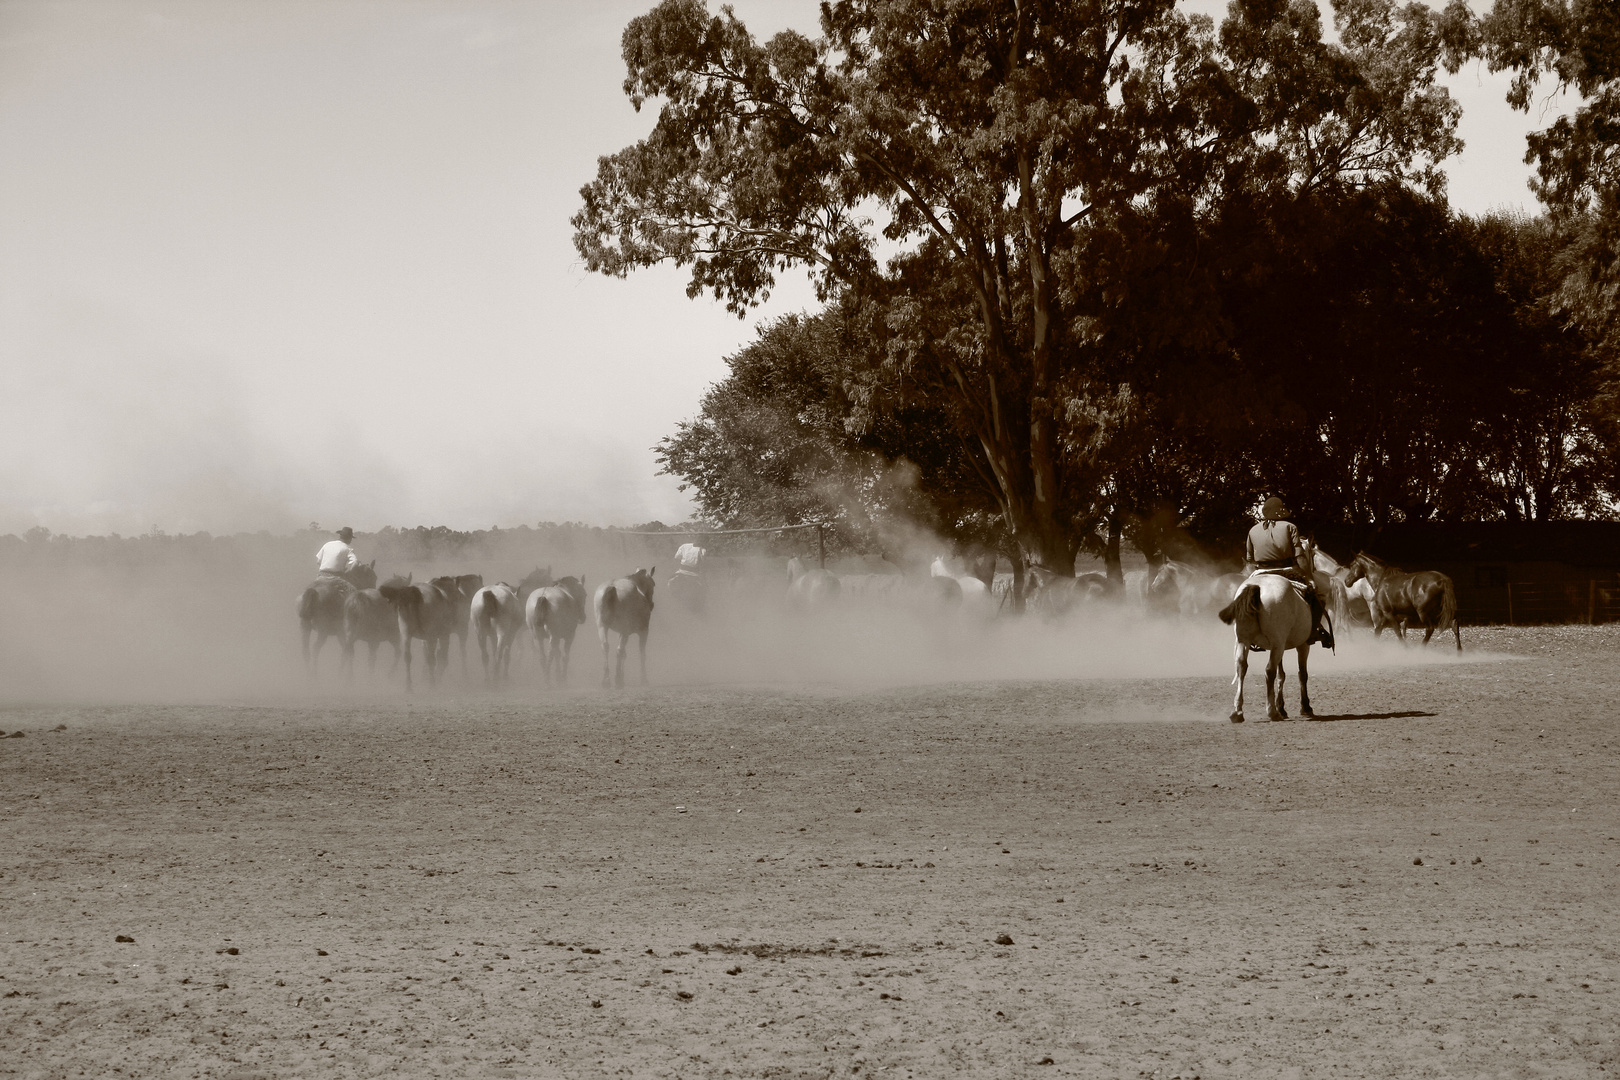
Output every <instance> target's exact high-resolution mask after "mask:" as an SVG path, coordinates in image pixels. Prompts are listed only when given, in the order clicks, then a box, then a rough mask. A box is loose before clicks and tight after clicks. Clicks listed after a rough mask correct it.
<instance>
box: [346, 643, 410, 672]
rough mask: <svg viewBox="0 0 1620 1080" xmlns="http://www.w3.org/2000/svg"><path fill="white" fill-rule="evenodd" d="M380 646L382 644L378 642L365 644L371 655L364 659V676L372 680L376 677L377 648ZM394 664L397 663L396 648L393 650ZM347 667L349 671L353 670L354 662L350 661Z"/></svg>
mask: <svg viewBox="0 0 1620 1080" xmlns="http://www.w3.org/2000/svg"><path fill="white" fill-rule="evenodd" d="M381 644H382V642H380V641H368V642H366V648H367V649H370V650H371V654H370V655H369V656H368V657H367V658H366V674H367V675H368V676H369V677H371V678H373V679H375V678H376V677H377V646H379V645H381ZM394 662H395V663H398V662H399V649H397V648H396V649H395V650H394ZM349 666H350V670H351V671H352V670H353V669H354V661H353V660H352V659H351V660H350V662H349Z"/></svg>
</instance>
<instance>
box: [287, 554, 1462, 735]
mask: <svg viewBox="0 0 1620 1080" xmlns="http://www.w3.org/2000/svg"><path fill="white" fill-rule="evenodd" d="M1307 558H1308V560H1309V564H1310V565H1311V566H1312V567H1314V571H1315V574H1314V576H1315V581H1314V585H1315V590H1316V593H1317V595H1318V596H1320V597H1323V598H1324V600H1325V606H1326V607H1327V610H1328V611H1329V613H1330V615H1331V618H1332V620H1333V622H1334V623H1335V624H1337V625H1339V626H1341V627H1348V626H1350V625H1352V624H1355V623H1358V622H1359V623H1361V624H1363V625H1370V626H1371V628H1372V630H1373V633H1374V636H1377V635H1378V634H1381V633H1382V632H1383V631H1384V630H1386V629H1389V630H1393V631H1394V632H1395V634H1396V635H1397V636H1398V637H1400V638H1401V639H1402V640H1403V641H1404V640H1405V636H1406V631H1407V630H1408V629H1422V630H1423V631H1424V634H1423V642H1424V644H1427V643H1428V642H1429V640H1430V638H1431V637H1432V636H1433V635H1434V634H1435V632H1436V631H1440V632H1442V633H1443V632H1444V631H1445V630H1446V629H1448V628H1449V629H1450V630H1451V631H1452V633H1453V635H1454V636H1455V638H1456V644H1457V649H1458V650H1459V651H1461V649H1462V633H1461V630H1460V629H1459V627H1458V623H1457V600H1456V593H1455V591H1454V589H1453V587H1452V583H1451V579H1450V578H1448V577H1446V575H1444V574H1441V573H1437V572H1433V571H1426V572H1421V573H1415V574H1408V573H1406V572H1404V571H1401V570H1399V569H1397V568H1395V567H1392V566H1388V565H1386V564H1384V563H1383V562H1381V561H1379V560H1378V559H1376V558H1374V557H1373V556H1371V555H1368V554H1366V553H1361V554H1358V555H1357V556H1356V557H1355V558H1354V559H1353V560H1351V561H1350V563H1348V564H1345V565H1341V564H1339V563H1338V562H1336V561H1335V560H1334V559H1333V558H1331V557H1330V556H1328V555H1327V554H1326V553H1324V552H1322V551H1321V550H1319V549H1317V548H1315V547H1314V546H1312V545H1309V544H1308V545H1307ZM966 569H967V571H969V572H956V571H953V569H952V568H951V565H950V563H949V562H948V560H947V559H946V558H945V557H944V556H941V557H939V558H936V559H935V560H934V561H933V564H932V566H931V568H930V573H929V575H928V576H927V577H926V578H920V577H911V576H907V575H903V574H883V573H878V574H843V575H839V574H836V573H834V572H832V571H830V570H827V569H825V568H823V567H807V566H806V565H805V564H804V563H803V561H802V560H800V559H797V558H794V559H790V560H789V561H788V565H787V574H788V581H787V589H786V592H785V594H783V593H781V592H778V596H783V595H785V599H786V601H787V603H788V605H789V606H790V608H793V609H796V610H800V611H814V610H825V609H830V608H834V607H836V606H838V605H840V604H844V603H861V602H866V603H873V604H882V605H884V606H889V607H893V606H894V605H896V604H897V603H901V602H908V603H910V604H911V605H912V606H913V609H914V610H918V611H925V612H927V613H930V614H934V613H939V612H944V611H950V610H956V609H960V610H962V611H965V612H978V613H980V614H981V615H986V616H993V615H995V614H997V613H998V612H1000V611H1003V610H1005V608H1006V605H1007V601H1008V599H1009V591H1010V590H1009V589H1008V587H1007V586H1008V584H1009V583H1010V582H1009V580H1008V579H1007V578H1006V576H1005V575H997V574H995V573H994V564H993V563H991V564H989V565H982V566H968V567H966ZM656 570H657V568H656V567H654V568H653V569H652V570H643V569H637V570H635V571H633V572H632V573H630V574H628V575H626V576H624V577H621V578H617V579H615V580H613V581H609V582H605V583H603V584H602V585H600V586H599V587H598V588H597V590H596V593H595V596H594V600H593V602H592V604H591V608H592V614H594V616H595V620H596V628H597V635H598V637H599V639H600V642H601V645H602V683H603V685H604V686H606V685H610V684H614V685H619V686H622V685H623V684H624V662H625V653H626V651H627V649H628V646H629V641H630V639H631V638H632V637H633V638H636V639H637V642H638V647H639V653H640V664H641V681H642V682H643V683H645V682H646V680H647V631H648V628H649V626H650V623H651V619H652V611H653V592H654V581H653V577H654V574H655V573H656ZM777 580H778V581H780V579H777ZM1025 585H1026V589H1025V601H1026V606H1027V608H1028V610H1030V611H1033V612H1036V613H1044V614H1047V615H1051V616H1057V615H1062V614H1065V613H1067V612H1069V611H1071V610H1073V609H1075V608H1076V607H1081V606H1086V605H1092V604H1099V605H1100V604H1134V605H1135V606H1137V607H1139V608H1140V609H1141V610H1143V611H1144V612H1146V613H1148V614H1154V615H1163V616H1175V617H1179V618H1182V619H1192V620H1198V619H1203V618H1208V617H1210V616H1218V617H1219V618H1220V619H1221V621H1223V622H1225V623H1227V624H1229V625H1231V626H1232V627H1233V628H1234V634H1235V639H1236V672H1235V675H1234V678H1233V681H1234V683H1235V684H1236V686H1237V694H1236V699H1235V701H1234V703H1233V709H1232V713H1231V720H1232V721H1233V722H1234V723H1241V722H1242V721H1243V718H1244V716H1243V683H1244V679H1245V677H1246V675H1247V672H1248V662H1249V653H1250V652H1251V651H1255V652H1266V653H1268V654H1269V657H1268V663H1267V665H1266V705H1267V712H1268V715H1269V716H1270V718H1271V719H1274V720H1281V719H1286V718H1287V715H1288V713H1287V709H1286V708H1285V706H1284V704H1283V684H1284V681H1285V676H1284V673H1283V670H1282V657H1283V655H1284V654H1285V653H1286V652H1288V651H1290V650H1292V651H1294V652H1295V653H1296V654H1297V655H1298V663H1299V682H1300V711H1301V713H1302V714H1303V715H1305V716H1311V715H1312V710H1311V703H1310V693H1309V674H1308V667H1307V665H1308V655H1309V652H1310V639H1311V633H1312V628H1313V618H1312V614H1311V608H1310V604H1309V602H1308V601H1307V599H1306V596H1305V591H1304V590H1305V588H1306V586H1305V584H1304V583H1303V582H1302V581H1290V580H1289V579H1288V578H1287V577H1285V576H1282V575H1276V574H1268V573H1265V572H1259V573H1256V574H1254V575H1252V576H1248V577H1246V576H1245V575H1243V574H1237V573H1220V572H1218V571H1211V570H1204V569H1200V568H1198V567H1196V566H1193V565H1192V564H1189V563H1185V562H1179V561H1175V560H1170V561H1166V562H1164V563H1162V564H1160V565H1159V566H1158V567H1156V568H1154V569H1152V570H1149V571H1133V572H1132V573H1129V574H1125V575H1123V579H1122V580H1119V579H1111V578H1109V577H1107V576H1106V575H1103V574H1079V575H1075V576H1072V577H1068V576H1059V575H1052V574H1045V573H1042V572H1040V571H1035V572H1034V573H1032V574H1031V575H1030V577H1029V578H1028V579H1027V580H1026V582H1025ZM668 587H669V589H670V592H671V595H672V597H673V598H674V600H675V601H676V604H677V606H678V607H680V608H682V609H684V610H685V611H687V612H689V613H694V614H700V613H701V612H702V611H703V608H704V603H705V591H706V584H705V581H704V575H700V574H697V573H694V572H691V571H688V570H684V569H683V570H681V571H679V572H677V573H676V574H675V576H674V577H673V578H672V579H671V581H670V583H669V586H668ZM777 589H778V590H780V589H781V586H780V585H777ZM585 617H586V591H585V576H584V575H583V574H580V575H577V576H569V577H563V578H553V577H552V574H551V571H550V569H549V568H547V569H544V570H541V569H538V568H537V569H535V570H534V571H533V572H532V573H530V574H528V575H527V576H525V577H524V578H523V579H522V580H520V581H519V582H518V583H517V584H515V585H512V584H508V583H507V582H504V581H501V582H496V583H495V584H494V585H489V586H486V585H485V584H484V579H483V578H482V576H480V575H478V574H462V575H455V576H441V577H434V578H432V579H430V580H428V581H425V582H413V581H412V578H411V575H409V574H407V575H404V576H397V575H396V576H395V577H394V578H392V579H390V580H389V581H387V582H385V583H383V584H381V585H379V584H378V583H377V574H376V563H375V560H374V561H373V562H372V563H370V564H362V565H360V566H357V567H356V568H355V569H354V570H352V571H350V572H349V573H347V574H344V575H334V574H322V575H321V576H320V577H319V578H318V579H317V580H316V581H315V582H314V583H313V584H311V585H310V586H309V587H308V588H307V589H305V590H304V592H303V593H302V595H301V596H300V597H299V600H298V618H299V622H300V625H301V628H302V633H303V653H304V661H305V664H306V665H307V666H308V667H309V669H310V671H311V673H313V672H314V669H315V665H316V662H317V659H318V657H319V655H320V651H321V648H322V646H323V645H324V643H325V642H326V641H327V639H328V638H335V639H337V640H338V642H339V643H340V647H341V650H342V666H343V668H344V669H345V670H346V671H347V672H349V673H350V674H351V675H352V673H353V669H354V654H355V650H356V646H358V645H359V644H361V643H365V644H366V646H367V647H368V650H369V658H368V665H369V667H370V668H371V669H372V670H375V668H376V663H377V650H378V648H379V647H380V646H381V645H382V644H384V643H388V644H390V645H392V646H393V648H394V662H395V665H396V666H397V664H398V663H399V661H400V660H401V659H403V660H404V662H405V684H406V687H407V689H409V688H410V687H411V684H412V661H411V655H412V651H413V650H412V642H413V641H418V640H419V641H421V642H422V647H423V656H424V659H425V663H426V665H427V677H428V681H429V683H430V684H431V683H436V682H437V680H438V679H439V677H440V676H442V675H443V673H444V671H445V669H446V667H447V666H448V663H449V654H450V639H451V638H452V637H455V638H458V639H459V641H460V651H461V659H462V668H463V670H464V671H465V669H466V665H467V638H468V636H469V635H470V636H473V637H474V638H475V639H476V640H477V642H478V651H479V656H480V658H481V660H482V662H483V667H484V677H485V679H486V680H487V681H489V682H492V683H498V682H503V681H505V680H507V679H508V678H509V677H510V671H511V662H512V650H513V647H514V645H515V644H516V643H517V642H518V641H519V640H520V639H522V638H523V637H524V635H525V634H527V636H528V637H529V638H530V639H531V640H532V642H533V644H534V648H535V650H536V652H537V654H538V656H539V658H540V670H541V672H542V676H543V678H544V680H545V682H546V684H547V685H550V684H552V683H553V682H556V683H559V684H565V683H566V682H567V679H568V665H569V658H570V656H571V654H572V651H573V644H574V636H575V632H576V631H577V630H578V628H579V627H580V626H581V625H583V624H584V622H585ZM610 634H618V635H619V642H618V654H617V664H616V666H615V665H614V663H613V657H612V650H611V646H610ZM312 638H313V642H312V640H311V639H312Z"/></svg>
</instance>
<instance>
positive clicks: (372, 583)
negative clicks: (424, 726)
mask: <svg viewBox="0 0 1620 1080" xmlns="http://www.w3.org/2000/svg"><path fill="white" fill-rule="evenodd" d="M654 569H656V568H654ZM585 603H586V601H585V576H584V575H583V574H581V575H579V576H577V577H576V576H568V577H563V578H553V577H552V575H551V571H550V569H549V568H548V569H545V570H541V569H538V568H537V569H535V570H534V571H533V572H531V573H530V574H528V575H527V576H525V577H524V578H523V579H522V580H521V581H519V582H518V583H517V584H516V585H509V584H507V583H506V582H504V581H500V582H496V583H495V584H494V585H489V586H486V585H485V584H484V579H483V577H482V575H479V574H460V575H454V576H449V575H447V576H443V577H435V578H432V579H430V580H428V581H424V582H413V581H412V580H411V575H410V574H406V575H403V576H399V575H396V576H395V577H393V578H392V579H390V580H389V581H387V582H384V583H383V584H381V585H379V584H377V570H376V561H375V560H373V561H372V562H370V563H363V564H361V565H359V566H357V567H355V568H354V569H353V570H351V571H349V572H348V573H347V574H322V575H320V577H319V578H317V579H316V581H315V582H314V583H313V584H311V585H310V586H309V587H308V588H307V589H305V590H304V591H303V593H302V594H300V596H299V598H298V621H299V626H300V629H301V631H302V635H303V653H304V663H305V665H306V666H307V667H308V668H309V670H310V672H311V674H313V673H314V671H315V665H316V663H317V661H318V659H319V657H320V652H321V648H322V647H323V646H324V645H325V643H326V641H327V639H328V638H336V639H337V640H338V642H339V644H340V647H341V649H342V666H343V668H344V669H345V670H346V671H348V672H349V673H350V674H351V675H352V673H353V671H354V654H355V647H356V646H357V645H359V644H361V643H362V642H364V643H365V644H366V646H367V647H368V650H369V655H368V667H369V668H370V669H371V670H373V671H374V670H375V669H376V666H377V649H378V647H379V646H381V645H383V644H384V643H387V644H389V645H392V646H393V648H394V662H395V664H396V665H397V664H398V663H399V661H400V660H401V659H403V660H404V661H405V687H406V689H410V688H411V686H412V678H411V674H412V673H411V654H412V652H413V649H412V646H411V643H412V642H413V641H420V642H422V655H423V659H424V662H425V664H426V665H427V677H428V682H429V684H430V685H431V684H434V683H436V682H437V681H438V679H439V677H440V676H442V675H443V674H444V671H445V668H446V667H448V666H449V662H450V639H451V638H452V637H455V638H458V639H459V640H460V646H461V665H462V669H463V671H465V670H466V666H467V637H468V635H469V633H471V634H472V635H473V636H474V637H476V639H477V641H478V654H479V657H480V658H481V659H482V661H483V665H484V678H485V679H486V680H487V681H489V682H502V681H505V680H506V679H507V678H508V677H509V675H510V672H511V664H512V647H513V645H514V644H516V642H517V640H518V639H519V637H520V636H521V635H522V634H523V633H524V632H525V631H527V633H528V634H529V635H530V637H531V638H532V639H533V641H534V645H535V648H536V650H537V652H538V654H539V657H540V668H541V671H542V673H543V676H544V678H545V681H546V683H547V684H548V685H549V684H550V683H551V682H552V681H553V680H555V681H556V682H558V683H566V682H567V681H568V662H569V658H570V656H571V655H572V653H573V648H574V634H575V632H576V631H577V630H578V629H579V627H580V626H581V625H582V624H583V623H584V622H585ZM652 609H653V575H652V571H647V570H639V569H638V570H636V571H635V572H634V573H632V574H630V575H629V576H627V577H623V578H619V579H617V580H615V581H609V582H606V583H605V584H603V585H602V586H600V587H599V588H598V589H597V590H596V598H595V614H596V625H597V632H598V634H599V636H600V637H601V641H602V680H603V683H604V684H606V682H607V681H608V652H609V646H608V634H609V632H614V633H617V634H618V635H619V662H618V674H617V681H618V684H619V685H620V686H622V685H624V654H625V648H626V645H627V643H628V641H629V639H630V638H631V637H637V638H639V640H640V644H641V678H642V682H646V680H647V628H648V625H649V623H650V622H651V619H652ZM311 638H313V639H314V640H313V643H312V642H311Z"/></svg>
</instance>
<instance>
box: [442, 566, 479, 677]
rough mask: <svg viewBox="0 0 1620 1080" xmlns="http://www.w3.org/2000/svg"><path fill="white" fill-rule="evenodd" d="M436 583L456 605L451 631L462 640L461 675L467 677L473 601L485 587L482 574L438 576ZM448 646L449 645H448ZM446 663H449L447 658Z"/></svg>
mask: <svg viewBox="0 0 1620 1080" xmlns="http://www.w3.org/2000/svg"><path fill="white" fill-rule="evenodd" d="M433 582H434V584H436V585H438V586H440V587H441V588H443V589H444V592H445V595H446V596H448V597H450V598H451V600H452V601H454V602H455V605H456V615H455V619H456V625H455V627H454V629H452V630H451V631H450V632H451V633H452V634H454V635H456V637H457V638H458V639H460V642H461V677H462V678H463V679H465V678H466V677H467V633H468V631H469V630H470V629H471V628H472V602H473V597H474V596H477V595H478V590H479V589H482V588H483V587H484V575H482V574H457V575H456V576H455V577H436V578H434V579H433ZM446 647H448V646H446ZM445 662H446V664H448V663H449V661H448V659H446V661H445Z"/></svg>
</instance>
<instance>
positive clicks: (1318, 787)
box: [0, 627, 1620, 1080]
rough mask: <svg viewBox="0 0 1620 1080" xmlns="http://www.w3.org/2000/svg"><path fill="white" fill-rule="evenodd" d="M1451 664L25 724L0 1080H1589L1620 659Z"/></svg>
mask: <svg viewBox="0 0 1620 1080" xmlns="http://www.w3.org/2000/svg"><path fill="white" fill-rule="evenodd" d="M1467 638H1468V640H1467V644H1468V646H1469V648H1470V649H1487V650H1496V651H1498V652H1501V653H1507V654H1513V655H1514V656H1515V657H1517V658H1512V659H1498V660H1494V661H1489V662H1476V663H1456V664H1453V663H1445V664H1437V665H1432V666H1425V667H1416V668H1394V669H1389V670H1374V671H1351V672H1345V673H1336V672H1335V671H1334V669H1333V666H1332V663H1331V661H1328V660H1325V659H1324V660H1322V661H1320V662H1319V663H1318V664H1316V665H1315V671H1314V673H1313V674H1314V677H1313V680H1312V690H1313V698H1314V699H1315V702H1316V705H1317V708H1318V709H1319V710H1320V711H1321V712H1322V713H1323V714H1324V715H1323V716H1322V717H1320V718H1319V720H1318V722H1314V723H1309V722H1292V723H1275V724H1268V723H1255V722H1253V717H1255V716H1256V715H1263V710H1258V709H1256V708H1255V707H1254V705H1253V704H1251V707H1250V716H1251V722H1250V723H1248V724H1245V725H1243V726H1234V725H1230V724H1227V723H1226V722H1225V721H1224V716H1225V712H1226V709H1227V707H1228V703H1229V690H1228V688H1227V685H1226V680H1225V678H1224V677H1220V676H1214V675H1209V676H1199V677H1195V678H1182V679H1130V680H1118V681H1110V680H1088V681H1073V682H1061V681H1045V682H1021V683H973V684H960V685H933V686H923V687H916V688H909V689H885V690H870V691H865V692H854V691H834V690H829V689H826V688H813V687H812V688H799V689H782V688H768V687H767V688H759V687H753V688H750V687H730V688H720V689H717V688H702V687H680V688H675V689H668V688H664V689H660V688H654V689H651V690H627V691H624V692H620V693H602V692H600V691H595V690H580V691H577V692H569V693H560V694H552V695H536V694H532V693H527V692H525V693H513V694H507V695H493V694H491V695H481V694H480V695H461V696H456V695H452V694H441V695H438V696H434V695H422V696H421V697H419V698H417V699H414V700H406V699H402V698H400V699H393V700H387V701H376V702H370V703H366V702H353V701H331V702H325V703H316V704H300V705H293V706H285V707H254V706H226V705H220V706H205V705H193V706H165V707H159V706H139V707H136V706H106V707H103V706H95V707H89V706H85V707H44V706H33V707H9V708H6V709H4V710H0V729H4V730H5V731H6V732H7V733H10V732H12V731H16V730H22V731H23V732H24V733H25V735H24V737H23V738H13V739H7V740H5V741H3V742H0V813H3V818H0V821H3V826H4V827H3V829H0V1076H24V1077H35V1076H39V1077H46V1076H50V1077H55V1076H80V1075H85V1076H97V1077H107V1076H119V1077H138V1076H161V1077H188V1076H191V1077H205V1076H206V1077H230V1078H238V1080H240V1078H248V1077H287V1076H314V1075H334V1076H371V1075H377V1074H382V1073H388V1072H398V1073H402V1074H410V1075H423V1076H428V1075H440V1076H458V1077H459V1076H513V1077H529V1076H542V1077H551V1076H561V1077H577V1076H583V1077H588V1076H598V1075H602V1076H635V1077H653V1076H657V1077H688V1078H695V1077H717V1076H727V1075H730V1076H738V1077H829V1076H832V1077H855V1076H859V1077H866V1076H877V1077H884V1076H917V1077H930V1076H947V1075H970V1076H975V1077H1001V1076H1020V1077H1021V1076H1031V1077H1051V1076H1087V1077H1091V1076H1096V1077H1155V1078H1169V1077H1183V1078H1191V1077H1205V1078H1212V1077H1228V1076H1233V1077H1235V1076H1246V1077H1247V1076H1262V1077H1263V1076H1304V1077H1311V1076H1355V1077H1398V1076H1399V1077H1405V1076H1511V1077H1517V1076H1559V1077H1573V1076H1596V1075H1608V1074H1611V1073H1613V1072H1614V1071H1615V1070H1616V1068H1617V1064H1620V1040H1617V1029H1620V1021H1617V1018H1620V999H1617V996H1616V990H1617V986H1616V978H1617V975H1620V945H1617V942H1620V918H1617V915H1620V912H1617V907H1620V901H1617V899H1616V897H1617V895H1620V865H1617V864H1620V840H1617V839H1616V837H1620V811H1617V809H1616V805H1615V803H1616V793H1617V792H1620V775H1617V768H1616V762H1617V760H1620V730H1617V726H1616V724H1617V720H1616V718H1617V714H1620V707H1617V705H1616V701H1617V699H1620V674H1617V665H1616V663H1615V661H1616V658H1617V656H1620V630H1617V629H1616V628H1612V627H1600V628H1593V629H1587V628H1565V629H1542V630H1522V629H1521V630H1516V631H1510V630H1496V631H1485V630H1476V631H1472V632H1470V633H1468V635H1467ZM1257 674H1258V671H1257V670H1251V675H1250V679H1251V683H1250V694H1251V703H1252V702H1254V701H1258V700H1259V693H1258V690H1257V688H1256V686H1255V682H1254V679H1255V676H1256V675H1257ZM1291 694H1292V691H1291ZM1190 716H1198V717H1208V718H1209V720H1208V722H1202V721H1197V720H1188V719H1185V718H1186V717H1190ZM1166 717H1169V718H1171V719H1164V718H1166ZM60 725H65V727H62V728H61V729H60V730H53V729H58V728H59V726H60ZM678 808H684V812H683V811H682V810H681V809H678ZM121 937H122V938H130V939H133V940H131V941H127V942H125V941H120V938H121Z"/></svg>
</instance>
